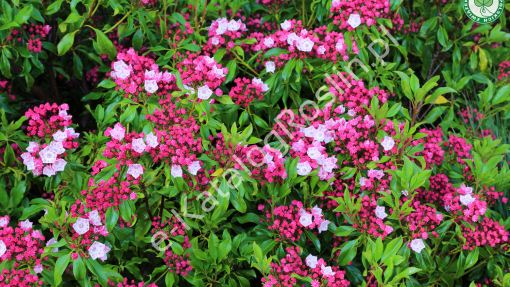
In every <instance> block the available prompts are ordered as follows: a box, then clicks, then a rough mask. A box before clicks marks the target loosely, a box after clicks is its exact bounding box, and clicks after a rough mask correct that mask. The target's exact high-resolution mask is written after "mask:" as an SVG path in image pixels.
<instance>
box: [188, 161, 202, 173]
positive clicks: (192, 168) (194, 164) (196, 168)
mask: <svg viewBox="0 0 510 287" xmlns="http://www.w3.org/2000/svg"><path fill="white" fill-rule="evenodd" d="M199 170H200V161H198V160H196V161H194V162H192V163H191V164H190V165H188V171H189V173H191V174H192V175H197V172H198V171H199Z"/></svg>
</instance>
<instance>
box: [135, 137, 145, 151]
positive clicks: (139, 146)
mask: <svg viewBox="0 0 510 287" xmlns="http://www.w3.org/2000/svg"><path fill="white" fill-rule="evenodd" d="M131 147H132V148H133V150H134V151H136V152H137V153H143V151H144V150H145V147H146V145H145V143H144V142H143V138H139V139H134V140H133V141H132V142H131Z"/></svg>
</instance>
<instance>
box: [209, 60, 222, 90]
mask: <svg viewBox="0 0 510 287" xmlns="http://www.w3.org/2000/svg"><path fill="white" fill-rule="evenodd" d="M212 70H213V73H214V75H215V77H216V79H221V78H223V77H225V73H223V69H222V68H217V67H216V65H214V66H213V69H212ZM209 97H210V96H209Z"/></svg>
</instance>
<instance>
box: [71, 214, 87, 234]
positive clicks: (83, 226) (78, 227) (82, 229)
mask: <svg viewBox="0 0 510 287" xmlns="http://www.w3.org/2000/svg"><path fill="white" fill-rule="evenodd" d="M89 228H90V223H89V221H88V220H87V219H85V218H82V217H80V218H78V220H76V222H75V223H74V224H73V229H74V231H76V233H78V234H79V235H82V234H85V233H87V232H88V231H89Z"/></svg>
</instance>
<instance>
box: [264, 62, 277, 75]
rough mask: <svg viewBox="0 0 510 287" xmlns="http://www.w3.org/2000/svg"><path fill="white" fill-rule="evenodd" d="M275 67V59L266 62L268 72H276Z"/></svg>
mask: <svg viewBox="0 0 510 287" xmlns="http://www.w3.org/2000/svg"><path fill="white" fill-rule="evenodd" d="M275 68H276V66H275V64H274V62H273V61H267V62H266V72H268V73H274V70H275Z"/></svg>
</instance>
